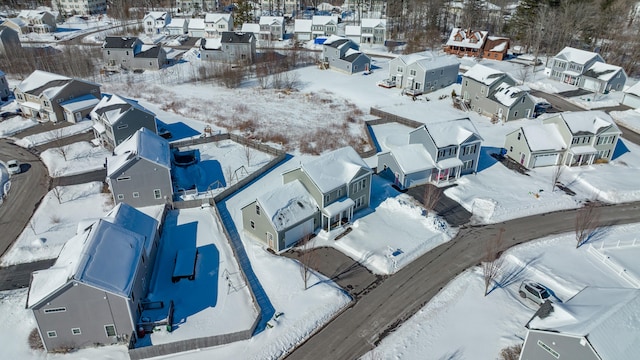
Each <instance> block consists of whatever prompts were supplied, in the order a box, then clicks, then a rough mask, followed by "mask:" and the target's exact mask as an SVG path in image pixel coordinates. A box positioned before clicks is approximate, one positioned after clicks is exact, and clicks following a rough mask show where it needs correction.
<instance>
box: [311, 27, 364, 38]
mask: <svg viewBox="0 0 640 360" xmlns="http://www.w3.org/2000/svg"><path fill="white" fill-rule="evenodd" d="M309 29H311V26H309ZM360 34H361V31H360V26H359V25H347V26H345V27H344V35H345V36H360Z"/></svg>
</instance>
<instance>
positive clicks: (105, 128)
mask: <svg viewBox="0 0 640 360" xmlns="http://www.w3.org/2000/svg"><path fill="white" fill-rule="evenodd" d="M90 116H91V120H92V121H93V132H94V134H95V136H96V140H98V141H99V142H100V143H101V144H102V146H104V147H106V148H107V149H114V148H115V147H116V146H118V145H120V144H121V143H122V142H123V141H125V140H126V139H127V138H128V137H130V136H131V135H133V134H134V133H135V132H136V131H138V129H140V128H147V129H148V130H150V131H151V132H153V133H154V134H157V133H158V128H157V125H156V115H155V114H154V113H152V112H151V111H149V110H147V109H145V108H143V107H142V106H140V104H138V103H137V102H136V101H134V100H130V99H126V98H123V97H120V96H118V95H110V96H109V95H108V96H104V97H103V98H102V99H101V100H100V102H99V103H98V104H97V105H96V106H95V107H94V108H93V110H92V111H91V114H90Z"/></svg>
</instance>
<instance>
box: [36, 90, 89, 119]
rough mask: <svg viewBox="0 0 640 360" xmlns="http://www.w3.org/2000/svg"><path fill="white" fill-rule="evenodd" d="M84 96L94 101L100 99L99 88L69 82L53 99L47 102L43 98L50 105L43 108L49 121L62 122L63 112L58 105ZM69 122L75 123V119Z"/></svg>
mask: <svg viewBox="0 0 640 360" xmlns="http://www.w3.org/2000/svg"><path fill="white" fill-rule="evenodd" d="M84 95H92V96H94V97H95V98H96V99H100V96H101V94H100V86H99V85H97V84H90V83H86V82H84V81H77V80H71V82H70V83H69V84H68V85H67V86H65V87H64V88H63V89H61V90H60V92H59V93H58V94H56V96H55V97H54V98H51V99H50V100H48V99H46V98H45V97H43V100H47V101H49V103H50V106H49V107H43V108H44V109H45V110H46V111H47V112H49V116H50V119H49V120H51V121H53V122H58V121H64V120H66V118H65V111H64V109H63V108H62V106H60V103H62V102H64V101H67V100H72V99H74V98H79V97H81V96H84ZM71 120H72V122H75V118H72V119H71Z"/></svg>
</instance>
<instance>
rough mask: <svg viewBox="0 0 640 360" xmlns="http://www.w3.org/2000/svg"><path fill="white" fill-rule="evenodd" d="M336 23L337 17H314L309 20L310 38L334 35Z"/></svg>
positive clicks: (336, 29) (336, 30) (336, 27)
mask: <svg viewBox="0 0 640 360" xmlns="http://www.w3.org/2000/svg"><path fill="white" fill-rule="evenodd" d="M338 23H339V19H338V15H314V16H313V17H312V18H311V36H312V37H313V39H315V38H317V37H319V36H331V35H336V34H337V32H338Z"/></svg>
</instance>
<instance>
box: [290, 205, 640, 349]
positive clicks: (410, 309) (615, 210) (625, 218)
mask: <svg viewBox="0 0 640 360" xmlns="http://www.w3.org/2000/svg"><path fill="white" fill-rule="evenodd" d="M599 209H600V210H599V213H600V224H601V225H602V226H611V225H616V224H627V223H633V222H637V221H638V215H640V202H636V203H628V204H619V205H610V206H602V207H600V208H599ZM575 212H576V211H575V210H566V211H559V212H554V213H548V214H543V215H535V216H530V217H526V218H520V219H514V220H510V221H506V222H503V223H499V224H493V225H484V226H473V227H463V228H462V229H461V230H460V232H459V233H458V235H457V236H456V237H455V238H454V239H452V240H451V241H449V242H448V243H446V244H442V245H440V246H438V247H437V248H435V249H433V250H431V251H429V252H428V253H426V254H425V255H423V256H422V257H420V258H418V259H416V260H414V261H413V262H411V263H410V264H409V265H407V266H406V267H405V268H403V269H402V270H400V271H399V272H397V273H396V274H394V275H392V276H390V277H389V278H387V279H386V280H385V281H383V282H382V283H381V284H380V285H378V286H377V287H376V288H374V289H373V290H371V291H370V292H369V293H368V294H367V295H366V296H363V297H361V298H359V299H358V300H357V302H355V303H354V304H353V305H352V306H351V307H350V308H348V309H347V310H345V311H344V312H342V313H341V314H339V315H338V316H337V317H336V318H335V319H334V320H333V321H331V322H330V323H328V324H327V325H326V326H325V327H324V328H322V329H321V330H320V331H319V332H318V333H316V334H315V335H314V336H312V337H311V338H309V339H308V340H307V341H306V342H305V343H303V344H302V345H300V346H299V347H298V348H297V349H295V350H294V351H293V352H292V353H291V354H290V355H289V356H288V357H287V359H319V358H322V359H356V358H358V357H360V356H362V355H363V354H364V353H366V352H367V351H369V350H371V349H373V348H374V346H375V344H377V342H378V341H379V340H381V338H382V337H384V336H385V335H386V334H387V333H388V332H390V331H393V330H394V329H395V328H396V327H397V326H398V325H400V324H401V323H402V322H404V321H405V320H407V319H408V318H409V317H410V316H412V315H413V314H414V313H415V312H416V311H418V310H420V308H422V307H423V306H424V305H425V304H426V303H427V302H428V301H429V300H431V298H433V297H434V296H435V295H436V294H437V293H438V292H439V291H440V290H441V289H442V288H443V287H444V286H445V285H447V283H449V282H450V281H451V280H452V279H453V278H454V277H455V276H456V275H458V274H460V273H461V272H462V271H464V270H465V269H467V268H469V267H471V266H474V265H477V264H479V263H480V261H481V259H482V257H483V253H484V249H485V243H486V242H487V241H489V240H491V239H494V238H495V237H496V236H497V235H498V234H499V233H500V231H501V229H504V232H503V246H502V250H506V249H507V248H509V247H511V246H514V245H517V244H520V243H523V242H527V241H530V240H534V239H539V238H541V237H544V236H548V235H553V234H560V233H565V232H573V231H574V222H575V216H576V215H575Z"/></svg>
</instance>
